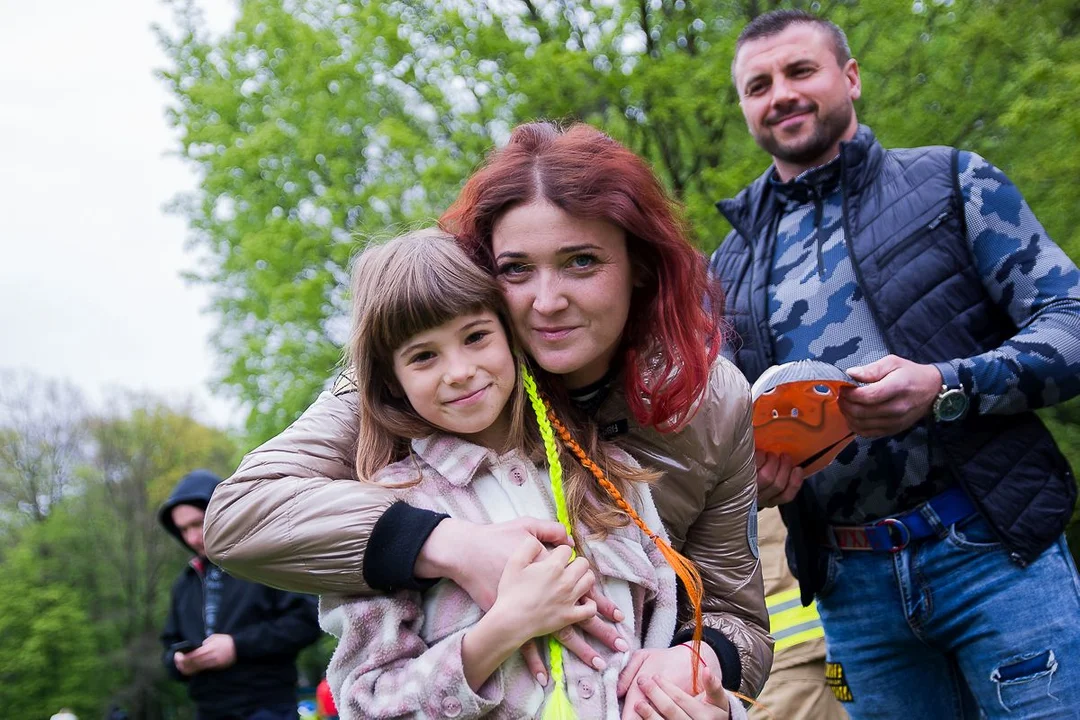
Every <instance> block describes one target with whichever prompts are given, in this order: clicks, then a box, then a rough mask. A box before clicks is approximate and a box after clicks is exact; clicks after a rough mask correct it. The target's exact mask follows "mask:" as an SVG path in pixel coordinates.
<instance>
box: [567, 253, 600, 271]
mask: <svg viewBox="0 0 1080 720" xmlns="http://www.w3.org/2000/svg"><path fill="white" fill-rule="evenodd" d="M598 262H599V261H598V260H597V259H596V256H595V255H587V254H585V255H575V256H574V257H572V258H570V262H569V263H568V265H569V266H570V267H571V268H573V269H575V270H586V269H588V268H591V267H593V266H594V265H596V264H597V263H598Z"/></svg>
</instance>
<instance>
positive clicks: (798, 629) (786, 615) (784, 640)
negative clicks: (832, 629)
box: [765, 588, 825, 651]
mask: <svg viewBox="0 0 1080 720" xmlns="http://www.w3.org/2000/svg"><path fill="white" fill-rule="evenodd" d="M799 598H800V595H799V589H798V588H796V589H794V590H787V591H784V592H780V593H776V594H775V595H769V596H768V597H766V598H765V606H766V607H767V608H768V610H769V624H770V626H771V627H772V636H773V638H774V639H775V641H776V645H775V648H774V649H775V650H776V651H779V650H783V649H784V648H789V647H792V646H793V645H798V644H799V643H804V642H806V641H807V640H814V639H816V638H823V637H825V631H824V630H823V629H822V627H821V616H819V615H818V611H817V603H810V606H809V607H803V606H802V602H801V601H800V599H799Z"/></svg>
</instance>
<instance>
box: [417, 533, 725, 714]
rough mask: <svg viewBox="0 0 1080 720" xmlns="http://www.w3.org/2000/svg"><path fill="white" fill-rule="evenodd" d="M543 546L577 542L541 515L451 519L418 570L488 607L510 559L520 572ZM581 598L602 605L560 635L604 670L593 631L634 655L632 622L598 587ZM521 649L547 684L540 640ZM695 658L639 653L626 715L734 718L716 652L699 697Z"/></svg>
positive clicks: (625, 679)
mask: <svg viewBox="0 0 1080 720" xmlns="http://www.w3.org/2000/svg"><path fill="white" fill-rule="evenodd" d="M537 544H542V545H544V546H551V547H558V546H567V545H570V544H571V541H570V538H568V537H567V535H566V531H565V529H564V528H563V526H562V525H561V524H559V523H557V522H550V521H544V520H538V519H536V518H519V519H517V520H512V521H509V522H503V523H494V524H490V525H476V524H473V523H469V522H464V521H461V520H455V519H453V518H448V519H446V520H443V521H442V522H441V523H439V525H438V526H436V528H435V530H434V531H433V532H432V534H431V535H430V536H429V537H428V540H427V542H426V543H425V544H424V546H423V548H422V549H421V552H420V556H419V557H418V559H417V562H416V566H415V568H414V571H415V574H416V576H417V577H421V578H437V577H445V578H449V579H451V580H453V581H454V582H456V583H457V584H458V585H460V586H461V587H462V589H464V590H465V591H466V592H467V593H468V594H469V596H470V597H472V599H473V600H474V601H475V602H476V603H477V604H478V605H479V606H480V607H481V608H482V609H483V610H484V611H485V612H486V611H488V610H490V609H491V608H492V606H493V605H494V604H495V602H496V598H497V597H498V590H499V586H500V581H503V580H505V578H504V571H506V570H507V569H508V562H509V563H510V566H511V568H512V571H513V572H520V571H521V569H520V568H519V567H518V565H519V564H520V560H521V558H520V557H518V556H519V555H520V556H522V557H525V556H528V557H533V556H534V555H535V556H536V558H537V561H540V560H542V559H543V558H544V557H545V556H546V555H547V554H548V553H549V552H550V551H549V550H547V549H539V548H537V549H530V547H528V546H536V545H537ZM523 548H525V550H526V552H524V553H522V549H523ZM558 554H559V555H562V554H563V553H561V552H560V553H558ZM567 557H568V556H567ZM504 600H505V599H504ZM578 603H579V604H580V605H584V606H588V607H589V608H590V609H591V608H592V607H594V606H595V612H590V613H589V617H588V618H587V619H585V620H583V621H581V622H578V623H576V624H575V625H570V626H567V627H564V628H562V629H561V630H559V631H558V632H557V633H556V637H557V638H558V639H559V642H560V643H561V644H562V645H563V646H564V647H565V648H566V650H567V651H568V652H570V653H572V654H573V655H575V656H577V657H578V658H579V659H580V660H581V661H582V662H583V663H585V664H586V665H588V666H590V667H595V668H597V669H598V670H603V669H604V668H605V667H606V663H605V662H604V660H603V658H602V657H600V654H599V653H598V652H597V651H596V650H595V649H594V647H593V646H592V644H590V642H589V641H588V640H587V639H586V637H585V636H586V635H587V636H590V637H591V638H593V639H594V640H595V641H596V642H598V643H599V644H601V645H603V646H605V647H607V648H610V649H611V650H613V651H615V652H627V651H628V650H629V649H630V646H629V644H628V643H627V641H626V639H625V638H623V637H621V635H620V634H619V630H618V628H617V627H616V624H617V623H620V622H622V621H623V620H624V617H623V613H622V612H621V611H620V610H619V608H618V607H616V605H615V603H613V602H612V601H611V600H610V599H608V598H607V597H606V596H604V594H603V593H602V592H601V591H600V588H599V587H598V586H596V585H595V584H594V585H593V586H592V587H591V589H590V590H589V591H588V592H586V593H585V594H583V595H581V596H580V599H579V600H578ZM578 617H580V615H579V616H578ZM521 653H522V656H523V657H524V659H525V663H526V665H527V667H528V668H529V671H530V673H531V674H532V675H533V676H535V677H536V678H537V680H538V681H539V682H541V684H545V685H546V683H547V682H548V677H547V668H546V667H545V665H544V662H543V659H542V658H541V656H540V651H539V649H538V647H537V644H536V642H535V640H534V641H530V642H528V643H526V644H525V645H524V646H522V648H521ZM692 660H693V658H692V655H691V651H690V649H689V648H688V647H684V646H681V645H679V646H675V647H672V648H659V649H657V648H654V649H645V650H638V651H636V652H635V653H634V654H633V655H632V656H631V658H630V660H629V662H628V663H627V665H626V667H625V668H624V669H623V671H622V672H621V673H620V675H619V682H618V694H619V697H622V698H624V701H623V720H634V719H635V718H641V719H642V720H649V719H652V718H663V719H665V720H696V719H699V718H700V719H701V720H726V718H727V717H728V700H727V695H726V693H725V692H724V689H723V687H722V684H721V675H720V665H719V662H718V661H717V659H716V655H715V653H713V651H712V649H711V648H709V647H708V646H707V645H705V644H704V643H703V644H702V653H701V662H703V666H702V667H701V668H700V672H699V676H698V677H699V689H701V690H702V691H701V692H699V693H697V694H693V693H692V688H691V672H692V668H693V664H692ZM694 662H698V661H696V660H694Z"/></svg>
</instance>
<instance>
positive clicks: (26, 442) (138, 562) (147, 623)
mask: <svg viewBox="0 0 1080 720" xmlns="http://www.w3.org/2000/svg"><path fill="white" fill-rule="evenodd" d="M22 380H23V382H22V383H21V385H20V387H22V388H24V390H25V391H24V392H21V393H18V394H16V395H15V396H16V397H17V398H18V400H19V405H18V407H22V408H24V409H28V410H27V411H25V412H22V413H12V412H10V409H11V407H12V405H10V404H9V405H6V406H3V407H2V408H0V409H3V410H4V411H5V412H3V413H2V414H0V436H3V437H4V438H7V442H8V447H24V448H25V447H36V448H37V452H36V454H34V453H24V456H25V457H46V458H49V459H50V463H52V465H50V467H64V468H65V469H66V470H65V482H64V486H63V488H61V489H56V488H55V487H54V486H53V485H50V486H48V490H49V492H48V493H45V494H43V495H42V497H48V498H49V501H48V503H34V502H31V501H29V500H27V497H29V496H27V495H25V494H24V495H22V496H5V495H0V517H3V518H5V519H6V520H7V523H6V525H5V528H6V532H5V533H4V535H3V536H0V572H2V574H3V577H4V578H5V583H6V584H5V588H4V592H3V593H0V708H3V709H4V711H5V712H4V717H26V718H37V717H42V718H44V717H49V716H51V715H52V714H53V713H54V712H56V711H57V709H59V708H60V707H68V708H71V709H72V710H73V711H74V712H75V713H76V715H78V716H80V717H82V718H97V717H101V716H102V715H103V714H104V711H105V709H106V708H107V706H108V704H109V703H117V704H119V705H121V706H122V707H124V708H125V709H127V710H128V712H129V714H130V716H131V717H132V718H133V720H180V719H181V718H189V717H191V716H192V714H191V708H190V703H189V701H188V700H187V698H186V688H185V687H184V686H182V685H180V684H179V683H176V682H173V681H171V680H169V679H167V678H166V676H165V672H164V668H163V667H162V665H161V655H162V648H161V645H160V643H159V641H158V635H159V633H160V632H161V629H162V628H163V627H164V624H165V613H166V610H167V608H168V603H169V599H170V588H171V585H172V582H173V580H174V579H175V578H176V577H177V575H178V574H179V573H180V571H181V570H182V569H183V567H184V565H185V563H186V562H187V560H188V557H189V553H187V552H186V551H184V550H183V549H182V548H181V547H180V545H179V544H177V543H176V542H175V541H174V540H173V539H172V538H171V537H169V536H168V535H167V534H166V533H165V531H164V530H163V529H162V528H161V527H160V525H158V522H157V516H156V512H157V508H158V507H159V506H160V504H161V503H162V502H163V501H164V500H165V499H166V497H167V496H168V494H169V492H170V491H171V490H172V487H173V486H174V485H175V483H176V482H177V481H178V480H179V479H180V477H181V476H182V475H184V474H185V473H187V472H188V471H190V470H192V469H194V468H197V467H206V468H209V469H211V470H214V471H215V472H218V473H222V474H228V473H229V472H230V471H231V470H232V468H233V467H235V465H236V462H237V460H238V457H239V456H238V452H237V445H236V443H235V441H234V440H233V439H232V438H230V437H228V436H227V435H225V434H223V433H222V432H220V431H218V430H214V429H212V428H208V427H206V426H203V425H201V424H199V423H198V422H196V421H195V420H193V419H192V418H191V417H190V415H189V413H188V412H187V411H186V410H183V409H177V408H171V407H169V406H167V405H164V404H162V403H161V402H160V401H158V400H156V399H154V398H151V397H146V396H138V395H131V396H123V397H114V398H112V399H111V401H110V403H109V407H110V411H109V412H108V414H106V415H94V414H91V413H88V412H85V411H81V412H80V413H77V414H73V413H71V412H70V408H67V407H65V406H64V404H65V403H73V404H74V403H76V402H77V401H79V398H78V395H77V393H76V392H75V391H74V390H73V389H71V388H69V387H67V386H62V385H58V384H56V383H51V382H46V381H43V380H41V379H40V378H36V377H33V376H26V375H24V376H22ZM4 397H5V399H9V398H10V397H12V394H10V393H9V394H6V395H5V396H4ZM80 407H81V405H80ZM29 409H32V412H31V411H29ZM43 427H44V428H50V429H51V431H52V432H51V434H48V435H46V434H44V433H42V432H41V428H43ZM69 437H77V438H79V442H78V443H77V444H75V445H74V446H72V445H70V444H68V445H64V444H62V443H59V442H53V444H52V445H49V442H45V440H50V439H51V441H55V440H56V439H57V438H59V439H61V440H62V439H66V438H69ZM3 459H4V457H3V455H0V486H3V485H7V486H11V487H31V482H30V480H31V479H33V478H36V477H38V475H39V473H38V466H36V465H34V464H33V463H22V464H13V463H7V464H4V463H3ZM19 472H22V474H23V475H24V476H25V477H22V478H20V477H18V473H19ZM34 487H37V488H39V489H40V488H41V487H42V486H41V484H40V483H39V484H37V485H35V486H34Z"/></svg>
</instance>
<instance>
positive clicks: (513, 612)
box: [489, 539, 596, 642]
mask: <svg viewBox="0 0 1080 720" xmlns="http://www.w3.org/2000/svg"><path fill="white" fill-rule="evenodd" d="M543 552H544V546H543V545H541V544H540V542H539V541H538V540H536V539H530V540H526V541H525V542H523V543H521V544H520V545H518V547H517V548H515V550H514V552H513V553H512V554H511V555H510V558H509V560H508V561H507V563H506V568H505V569H504V570H503V574H502V579H500V580H499V589H498V597H497V599H496V600H495V604H494V605H493V606H492V607H491V610H490V612H489V614H491V615H495V614H498V615H500V616H501V618H502V620H503V622H505V623H506V624H507V626H508V627H513V628H517V629H518V631H519V632H520V634H521V641H522V642H525V641H526V640H530V639H532V638H535V637H540V636H542V635H549V634H551V633H554V632H556V631H559V630H561V629H563V628H564V627H566V626H567V625H573V624H574V623H579V622H582V621H584V620H588V619H589V618H590V617H593V616H594V615H596V603H594V602H593V601H592V600H589V599H587V598H585V595H586V594H587V593H588V592H589V591H590V590H592V588H593V586H594V585H595V584H596V576H595V575H593V572H592V570H591V569H590V568H589V563H588V561H587V560H585V558H581V557H579V558H577V559H575V560H574V561H573V562H570V548H569V547H568V546H566V545H561V546H559V547H557V548H555V549H554V550H552V551H551V552H549V553H547V554H546V555H544V556H542V553H543ZM568 563H569V564H568Z"/></svg>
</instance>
